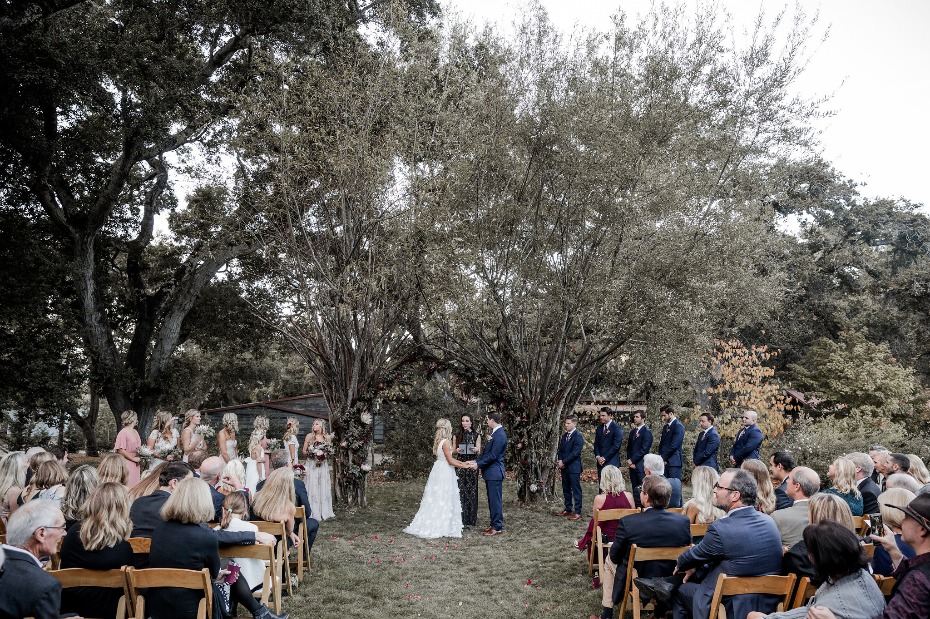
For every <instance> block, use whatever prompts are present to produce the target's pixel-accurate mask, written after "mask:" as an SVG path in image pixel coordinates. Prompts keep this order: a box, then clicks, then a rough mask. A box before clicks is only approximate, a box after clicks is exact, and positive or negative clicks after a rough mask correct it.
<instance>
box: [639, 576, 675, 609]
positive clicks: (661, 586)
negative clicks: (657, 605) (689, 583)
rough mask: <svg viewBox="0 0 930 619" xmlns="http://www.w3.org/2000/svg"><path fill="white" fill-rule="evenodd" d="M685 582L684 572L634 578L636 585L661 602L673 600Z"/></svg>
mask: <svg viewBox="0 0 930 619" xmlns="http://www.w3.org/2000/svg"><path fill="white" fill-rule="evenodd" d="M682 582H684V574H676V575H674V576H661V577H659V578H634V579H633V583H634V584H635V585H636V587H637V588H638V589H639V590H640V591H642V592H643V593H645V594H646V595H648V596H649V597H654V598H656V599H657V600H659V601H660V602H665V603H668V602H671V601H672V597H674V595H675V590H676V589H678V587H679V586H680V585H681V583H682Z"/></svg>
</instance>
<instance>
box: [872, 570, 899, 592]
mask: <svg viewBox="0 0 930 619" xmlns="http://www.w3.org/2000/svg"><path fill="white" fill-rule="evenodd" d="M872 578H874V579H875V584H876V585H878V588H879V589H881V591H882V595H884V596H885V597H888V596H889V595H891V590H892V589H894V582H895V580H894V577H893V576H879V575H878V574H872Z"/></svg>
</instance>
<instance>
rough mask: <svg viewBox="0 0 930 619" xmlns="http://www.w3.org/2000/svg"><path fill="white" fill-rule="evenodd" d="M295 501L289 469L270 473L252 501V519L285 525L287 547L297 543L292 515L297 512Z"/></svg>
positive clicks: (292, 478)
mask: <svg viewBox="0 0 930 619" xmlns="http://www.w3.org/2000/svg"><path fill="white" fill-rule="evenodd" d="M295 501H296V495H295V493H294V470H293V469H291V468H290V467H285V468H281V469H275V470H274V471H272V472H271V474H270V475H269V476H268V479H266V480H265V483H264V485H262V489H261V490H259V491H258V493H257V494H256V495H255V500H254V501H252V515H253V518H255V519H258V520H265V521H268V522H285V523H287V527H286V529H287V531H288V532H289V535H288V537H289V541H288V546H291V545H293V544H296V543H297V541H298V540H297V535H296V534H295V533H294V513H295V511H296V510H297V507H296V505H295Z"/></svg>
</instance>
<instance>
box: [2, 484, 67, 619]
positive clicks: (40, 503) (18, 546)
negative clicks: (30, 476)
mask: <svg viewBox="0 0 930 619" xmlns="http://www.w3.org/2000/svg"><path fill="white" fill-rule="evenodd" d="M64 536H65V517H64V516H63V515H62V513H61V510H60V509H58V506H57V505H55V503H54V502H52V501H48V500H43V499H35V500H33V501H29V502H28V503H26V504H25V505H23V506H22V507H20V508H19V509H17V510H16V513H14V514H13V515H12V516H10V520H9V522H8V523H7V543H6V544H4V545H3V550H2V555H0V556H3V565H2V568H3V570H2V574H3V575H2V577H0V619H8V618H9V619H20V618H21V617H35V619H58V617H60V616H61V614H60V612H59V607H60V606H61V583H60V582H58V579H57V578H55V577H54V576H52V575H51V574H49V573H48V572H46V571H45V570H44V569H43V568H42V563H41V562H40V559H42V558H43V557H48V556H51V555H53V554H55V553H56V552H57V551H58V544H59V542H61V539H62V538H63V537H64Z"/></svg>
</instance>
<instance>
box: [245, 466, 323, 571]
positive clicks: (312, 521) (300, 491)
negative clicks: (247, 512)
mask: <svg viewBox="0 0 930 619" xmlns="http://www.w3.org/2000/svg"><path fill="white" fill-rule="evenodd" d="M269 464H270V466H271V469H270V470H275V471H276V470H278V469H283V468H287V467H289V466H291V460H290V455H289V454H288V452H287V450H285V449H276V450H275V451H273V452H271V454H270V456H269ZM264 487H265V480H264V479H263V480H262V481H260V482H258V485H257V486H256V487H255V488H256V493H258V492H261V490H262V488H264ZM294 496H295V497H297V503H296V506H297V507H301V506H302V507H303V508H304V511H306V513H307V545H308V547H309V548H310V550H312V549H313V543H314V542H315V541H316V534H317V532H318V531H319V529H320V521H319V520H317V519H316V518H315V517H314V515H315V514H314V512H313V511H312V510H311V509H310V500H309V499H308V498H307V486H306V485H304V483H303V482H302V481H300V480H298V479H297V478H296V477H295V478H294ZM294 524H295V525H299V524H300V519H299V518H298V519H296V520H294ZM304 558H305V559H306V560H308V561H309V559H310V558H309V557H304Z"/></svg>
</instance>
